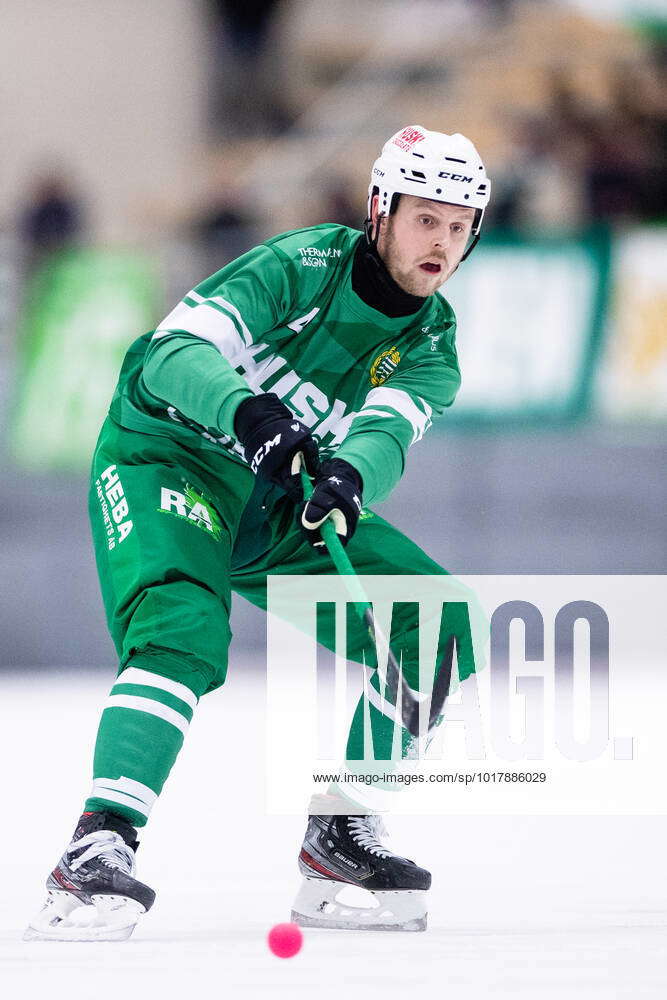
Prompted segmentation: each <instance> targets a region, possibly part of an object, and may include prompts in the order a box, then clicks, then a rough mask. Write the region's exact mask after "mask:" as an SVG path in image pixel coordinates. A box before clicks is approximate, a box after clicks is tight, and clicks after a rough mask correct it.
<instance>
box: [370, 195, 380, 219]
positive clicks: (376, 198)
mask: <svg viewBox="0 0 667 1000" xmlns="http://www.w3.org/2000/svg"><path fill="white" fill-rule="evenodd" d="M379 201H380V196H379V195H378V194H374V195H373V197H372V199H371V222H372V223H373V226H375V224H376V222H377V220H378V202H379Z"/></svg>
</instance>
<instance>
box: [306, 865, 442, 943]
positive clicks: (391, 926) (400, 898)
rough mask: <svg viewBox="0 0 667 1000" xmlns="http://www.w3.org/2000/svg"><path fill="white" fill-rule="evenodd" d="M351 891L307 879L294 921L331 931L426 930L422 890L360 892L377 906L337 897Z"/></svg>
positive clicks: (339, 883)
mask: <svg viewBox="0 0 667 1000" xmlns="http://www.w3.org/2000/svg"><path fill="white" fill-rule="evenodd" d="M351 888H356V887H351V886H349V885H346V884H345V883H342V882H335V881H333V880H329V879H311V878H304V880H303V884H302V886H301V889H300V890H299V893H298V895H297V897H296V899H295V900H294V907H293V909H292V915H291V920H292V922H293V923H295V924H299V926H300V927H323V928H329V929H331V930H355V931H359V930H367V931H412V932H414V931H425V930H426V926H427V916H428V915H427V912H426V898H425V897H426V893H425V892H424V891H422V890H416V889H415V890H412V889H397V890H393V891H392V890H376V891H375V892H374V891H373V890H370V889H359V890H358V891H359V893H360V894H361V895H362V898H364V897H365V898H368V897H371V898H372V903H373V904H374V905H369V906H357V905H353V904H351V903H348V902H346V901H342V900H341V899H339V898H337V897H339V896H341V895H342V894H343V893H345V892H347V891H348V890H349V889H351Z"/></svg>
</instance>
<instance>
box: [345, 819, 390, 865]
mask: <svg viewBox="0 0 667 1000" xmlns="http://www.w3.org/2000/svg"><path fill="white" fill-rule="evenodd" d="M347 826H348V830H349V831H350V833H351V835H352V839H353V840H354V841H356V843H357V844H359V845H360V847H363V848H364V849H365V850H367V851H369V852H370V853H371V854H375V855H377V856H378V857H379V858H390V857H391V855H392V851H388V850H387V848H386V847H383V846H382V844H381V843H380V841H379V839H378V838H379V837H386V836H387V829H386V827H385V825H384V823H383V822H382V818H381V817H380V816H348V818H347Z"/></svg>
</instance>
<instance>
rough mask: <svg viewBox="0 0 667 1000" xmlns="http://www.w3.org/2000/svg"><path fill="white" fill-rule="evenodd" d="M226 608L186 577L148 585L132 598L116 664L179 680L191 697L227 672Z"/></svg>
mask: <svg viewBox="0 0 667 1000" xmlns="http://www.w3.org/2000/svg"><path fill="white" fill-rule="evenodd" d="M230 638H231V630H230V627H229V610H228V608H226V607H225V605H224V604H223V602H222V600H221V599H220V597H219V596H217V595H216V594H214V593H213V592H212V591H210V590H208V589H207V588H206V587H203V586H201V585H200V584H197V583H194V582H193V581H191V580H175V581H173V582H171V583H165V584H160V585H157V586H154V587H149V588H147V589H146V590H144V591H143V593H142V594H141V597H140V598H139V600H138V601H137V602H136V606H135V608H134V610H133V613H132V616H131V619H130V623H129V627H128V629H127V633H126V635H125V640H124V643H123V654H122V660H121V663H122V666H123V667H126V666H135V667H140V669H143V670H148V671H152V672H153V673H156V674H159V675H160V676H162V677H167V678H170V679H172V680H174V681H177V682H179V683H181V684H185V685H186V686H187V687H188V688H190V690H191V691H193V692H194V694H195V695H196V696H197V697H200V696H201V695H202V694H204V693H205V692H206V691H211V690H213V689H214V688H216V687H219V686H220V685H221V684H222V683H223V682H224V680H225V676H226V673H227V650H228V647H229V641H230Z"/></svg>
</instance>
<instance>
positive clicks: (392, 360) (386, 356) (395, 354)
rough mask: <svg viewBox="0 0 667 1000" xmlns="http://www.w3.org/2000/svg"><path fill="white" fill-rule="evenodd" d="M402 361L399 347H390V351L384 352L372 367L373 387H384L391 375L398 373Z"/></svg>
mask: <svg viewBox="0 0 667 1000" xmlns="http://www.w3.org/2000/svg"><path fill="white" fill-rule="evenodd" d="M400 360H401V355H400V352H399V350H398V348H397V347H390V348H389V350H388V351H382V353H381V354H378V356H377V358H376V359H375V360H374V362H373V364H372V365H371V385H382V383H383V382H386V381H387V379H388V378H389V376H390V375H393V374H394V372H395V371H396V369H397V367H398V364H399V362H400Z"/></svg>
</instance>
